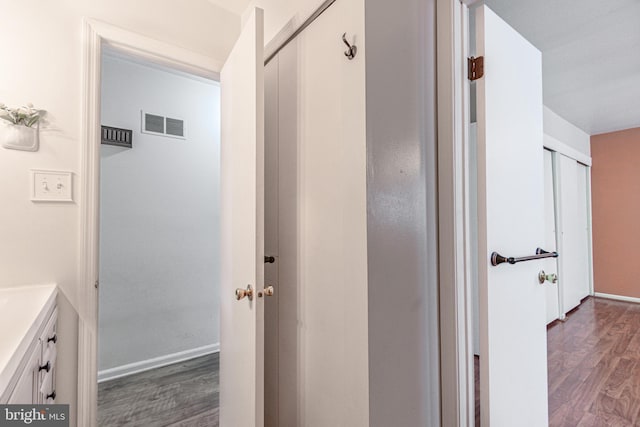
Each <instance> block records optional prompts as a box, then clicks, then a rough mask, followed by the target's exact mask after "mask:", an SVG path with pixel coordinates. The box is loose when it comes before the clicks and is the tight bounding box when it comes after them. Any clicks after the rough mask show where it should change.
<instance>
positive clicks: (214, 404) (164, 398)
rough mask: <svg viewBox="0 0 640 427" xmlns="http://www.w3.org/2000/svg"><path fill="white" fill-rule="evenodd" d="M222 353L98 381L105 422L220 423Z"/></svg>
mask: <svg viewBox="0 0 640 427" xmlns="http://www.w3.org/2000/svg"><path fill="white" fill-rule="evenodd" d="M219 367H220V357H219V353H214V354H211V355H207V356H203V357H199V358H197V359H192V360H188V361H186V362H181V363H176V364H173V365H169V366H165V367H162V368H157V369H153V370H150V371H147V372H142V373H139V374H134V375H130V376H127V377H123V378H118V379H115V380H111V381H106V382H103V383H100V384H99V385H98V425H99V426H100V427H116V426H117V427H120V426H129V427H218V408H219V384H220V382H219V381H220V380H219V378H220V377H219Z"/></svg>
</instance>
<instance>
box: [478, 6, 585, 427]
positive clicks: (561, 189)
mask: <svg viewBox="0 0 640 427" xmlns="http://www.w3.org/2000/svg"><path fill="white" fill-rule="evenodd" d="M487 3H488V4H489V3H490V2H487ZM496 3H497V2H496ZM489 6H491V4H489ZM474 12H475V10H474V9H472V10H471V13H470V15H471V16H470V19H469V24H470V25H469V27H470V29H471V30H470V32H469V37H470V40H469V42H470V49H469V50H470V53H471V55H473V53H474V48H473V47H474V45H475V40H474V34H475V28H474V25H473V24H474V23H475V16H474ZM483 12H484V13H489V12H486V9H485V10H484V11H483ZM491 13H492V14H493V12H491ZM496 16H497V15H496ZM500 21H501V23H502V24H501V25H505V26H504V27H503V29H504V28H508V31H509V32H513V33H512V34H514V33H515V34H516V35H517V37H519V38H520V40H524V39H523V38H522V35H521V34H517V33H516V32H515V30H514V28H513V27H508V26H507V24H505V22H504V21H502V20H500ZM478 22H479V24H478V25H479V26H480V25H484V24H485V22H487V21H481V20H480V19H479V20H478ZM490 23H491V22H490ZM516 29H517V27H516ZM481 30H484V28H481ZM478 34H479V38H480V37H482V32H481V31H480V32H479V33H478ZM514 38H515V37H514ZM490 41H495V40H490ZM480 43H488V42H487V41H486V40H482V41H481V42H480ZM527 43H529V42H528V41H527ZM528 46H533V45H531V44H530V43H529V44H528ZM505 50H506V49H505ZM521 50H523V49H521ZM492 53H494V54H496V50H494V51H493V52H492ZM510 53H512V52H510ZM538 54H539V52H538ZM515 57H517V54H516V55H514V54H511V56H509V57H508V59H509V61H507V62H506V63H505V62H502V63H500V64H499V65H500V66H502V68H503V70H504V69H507V68H508V66H509V62H512V63H514V64H515V63H517V62H518V61H511V59H512V58H515ZM523 57H524V55H523ZM485 59H486V60H488V61H493V62H491V65H492V66H494V67H495V68H498V67H497V66H496V64H497V62H498V61H497V60H496V56H494V57H490V56H489V55H487V58H485ZM543 59H544V58H543ZM519 60H520V61H521V60H522V58H520V59H519ZM516 70H517V71H516ZM512 71H513V72H514V74H516V73H517V72H519V71H521V68H520V69H518V68H517V65H514V66H513V70H512ZM540 71H542V67H540ZM491 72H492V73H495V72H496V70H495V69H494V70H492V71H491ZM542 77H543V76H542V73H541V75H540V80H539V82H538V81H533V82H532V85H538V83H539V90H540V91H541V90H542ZM494 83H495V81H494ZM466 84H469V83H466ZM474 85H475V83H471V84H469V86H470V91H471V96H470V98H471V100H472V101H471V102H470V103H469V105H470V107H471V111H470V112H469V113H470V114H469V116H470V118H471V120H470V121H471V122H473V118H474V117H475V115H476V114H475V111H474V110H473V109H474V106H475V99H476V96H475V90H474V89H476V88H475V87H474ZM487 85H488V83H487ZM507 85H508V82H505V83H504V86H505V87H507ZM495 88H496V86H493V89H495ZM483 90H487V91H488V89H486V87H483ZM488 96H489V95H487V93H484V92H483V93H482V94H479V95H478V97H477V98H478V99H480V98H481V97H484V98H488ZM540 100H541V101H542V97H540ZM523 101H524V100H522V99H521V100H520V102H523ZM527 101H528V100H527ZM544 101H545V102H547V100H546V98H545V99H544ZM484 102H487V103H488V101H486V99H485V101H484ZM518 104H519V102H513V105H514V107H513V108H514V109H515V108H518ZM478 108H480V106H478ZM529 111H530V117H531V120H532V121H533V120H536V121H540V124H541V125H543V126H541V127H540V129H539V130H540V131H541V132H540V133H539V138H538V137H537V136H538V135H536V139H537V141H536V144H538V145H539V150H538V151H539V153H536V154H540V156H539V159H536V160H535V162H536V163H537V166H536V171H535V172H536V174H539V175H540V178H542V177H544V179H543V180H542V179H538V185H539V184H542V182H540V181H544V183H543V185H539V187H538V189H542V188H543V189H544V191H541V192H539V194H538V195H539V196H541V197H538V198H537V204H536V205H534V204H531V205H529V208H530V209H535V210H536V211H538V212H539V213H540V217H544V227H543V228H537V229H536V230H537V234H538V236H539V237H538V238H537V244H538V245H539V248H543V250H541V249H538V250H536V252H535V254H536V255H545V254H546V252H550V253H554V252H556V251H557V252H559V253H560V258H557V257H555V258H551V257H549V258H548V259H540V258H537V257H535V256H522V258H520V259H518V258H519V257H518V256H516V257H515V259H511V260H509V261H508V263H509V264H516V263H518V262H522V261H534V262H536V263H537V264H536V268H537V269H538V271H539V281H540V284H539V285H534V286H538V287H539V288H541V289H542V288H543V293H544V294H545V295H544V296H545V304H543V305H538V306H537V307H538V308H542V310H535V312H533V311H532V310H530V309H531V306H526V305H525V306H519V309H520V310H521V311H522V313H521V314H522V316H520V317H521V318H522V317H524V318H532V317H535V319H536V328H537V329H536V330H541V326H544V325H545V324H548V323H550V322H553V321H555V320H556V319H560V320H564V318H565V315H566V313H567V312H569V311H571V310H573V309H575V308H576V307H578V306H579V305H580V303H581V301H582V300H583V299H584V298H586V297H588V296H589V295H590V294H592V293H593V288H592V286H590V279H591V276H592V275H591V272H590V269H591V261H590V259H591V254H590V249H591V245H590V240H591V230H590V227H591V225H590V197H589V193H590V189H589V184H590V179H589V174H590V170H589V166H590V164H591V159H590V157H589V155H588V147H589V135H588V134H587V133H586V132H584V131H582V130H580V129H578V128H577V126H575V125H573V124H571V123H570V122H568V121H567V120H564V119H563V118H561V117H560V116H558V115H557V114H555V113H554V112H553V111H552V110H550V109H549V108H547V107H546V106H544V107H543V105H542V103H537V104H536V105H535V109H533V108H531V109H530V110H529ZM495 117H496V116H494V117H493V118H494V119H495ZM507 117H509V118H511V117H510V116H509V114H508V112H507V111H506V110H505V111H503V112H502V115H501V116H500V118H501V119H504V118H507ZM478 121H480V119H479V120H478ZM505 121H508V120H505ZM487 126H488V125H487ZM513 126H514V127H515V126H517V125H513ZM508 127H509V125H506V126H505V128H508ZM496 128H497V127H494V130H495V129H496ZM525 129H526V128H525ZM559 129H561V130H562V131H559ZM469 133H470V134H469V138H468V142H469V146H468V152H467V153H468V156H469V162H470V164H471V167H470V177H469V181H470V182H469V187H468V188H469V194H468V197H469V217H470V220H471V229H470V237H471V238H470V241H471V246H472V249H471V251H472V256H471V260H470V263H469V264H470V268H471V270H472V273H471V295H472V299H473V303H472V312H473V316H472V317H473V319H474V320H473V321H472V328H471V329H472V331H473V332H472V339H471V343H472V344H471V345H472V348H473V354H474V356H473V359H472V358H470V361H469V364H470V365H472V366H473V365H475V369H474V371H475V372H474V378H475V384H476V396H475V398H476V399H475V402H476V405H475V421H476V425H479V424H480V409H481V408H480V405H479V399H478V387H477V385H478V383H481V382H482V380H483V378H482V375H484V374H483V373H480V378H478V375H479V372H478V367H477V365H478V359H477V355H478V354H480V349H479V347H480V346H481V341H482V340H481V339H480V338H479V337H478V336H479V335H480V334H479V332H478V324H479V322H480V321H481V320H478V317H479V316H478V312H479V311H480V312H481V311H482V307H480V308H478V302H477V301H478V297H477V295H478V291H477V283H478V281H477V280H476V279H477V277H478V275H479V273H478V263H479V262H480V263H485V262H486V261H485V260H484V259H483V258H482V257H481V259H480V260H478V259H477V256H476V255H475V254H474V253H473V252H474V248H475V247H478V246H477V239H478V237H477V236H478V230H477V227H478V225H477V223H476V222H475V219H476V218H478V213H477V211H478V209H486V211H487V212H488V211H489V208H488V207H487V206H486V205H485V206H480V208H478V204H477V198H476V196H477V190H476V188H475V185H476V183H477V182H480V181H481V179H482V177H481V176H476V173H477V171H478V169H481V168H482V167H484V164H481V163H482V162H484V161H486V162H487V165H488V164H489V160H487V159H486V158H478V157H477V156H476V153H477V152H479V151H481V149H480V148H478V147H477V146H476V145H475V144H476V127H475V125H473V124H471V126H470V129H469ZM558 135H560V136H558ZM512 136H513V135H512ZM492 137H493V138H494V139H497V138H499V135H498V136H496V133H495V132H494V134H493V135H492ZM478 138H479V137H478ZM512 142H513V145H514V146H517V144H518V143H519V140H518V138H512ZM485 143H486V145H487V146H489V145H490V144H491V142H490V141H489V142H486V141H485ZM576 146H577V147H579V148H582V147H586V152H587V154H585V153H584V152H580V150H579V149H577V148H575V147H576ZM483 149H485V150H486V148H483ZM487 151H488V150H487ZM492 154H493V155H495V158H499V159H502V161H503V162H507V161H509V158H508V156H504V157H502V156H501V154H502V152H499V153H496V152H495V151H494V152H492ZM477 162H479V163H478V168H477V169H476V168H474V166H475V165H476V164H477ZM494 166H495V165H494ZM540 171H544V173H539V172H540ZM485 172H486V170H485ZM488 174H489V173H487V175H488ZM505 183H506V182H505V181H504V180H503V181H502V182H501V184H505ZM511 190H513V189H512V188H511ZM527 190H528V189H527ZM512 194H515V193H514V192H513V191H512ZM512 200H517V197H513V199H512ZM493 213H494V214H495V213H496V212H495V211H494V212H493ZM501 225H503V224H501ZM511 225H512V232H513V238H512V240H513V241H516V240H518V238H517V237H516V236H518V235H519V234H521V233H522V230H523V229H526V228H527V227H533V226H537V225H535V224H534V225H532V224H531V223H524V224H517V227H513V224H511ZM507 226H508V225H505V227H507ZM481 231H482V230H481ZM485 231H486V230H485ZM503 246H507V247H508V246H509V244H504V243H503ZM534 248H535V246H532V247H531V250H533V249H534ZM507 250H509V249H507ZM522 255H527V254H526V252H524V253H522ZM547 255H548V254H547ZM505 261H506V260H505ZM487 264H489V263H487ZM498 264H500V262H498V263H493V262H492V263H491V264H490V265H492V266H491V267H488V268H489V269H492V268H494V269H495V268H503V270H497V269H496V270H492V271H501V272H502V271H504V272H505V273H506V272H507V271H509V270H508V269H509V268H510V267H509V265H508V264H505V265H504V266H503V267H497V266H498ZM505 267H506V269H505ZM512 268H514V269H515V267H512ZM485 272H486V271H485ZM481 274H482V271H481V272H480V275H481ZM530 277H531V278H533V275H530ZM513 285H514V286H517V289H519V290H522V292H525V288H524V286H522V285H523V283H522V282H517V281H513ZM492 286H495V283H490V284H489V288H491V287H492ZM493 289H495V287H494V288H493ZM485 303H486V301H485ZM545 308H546V311H545V310H544V309H545ZM484 309H485V310H487V308H486V304H485V307H484ZM495 311H497V310H496V307H493V308H492V310H490V314H491V315H494V317H496V316H495ZM485 313H486V311H485ZM541 313H542V314H543V316H541ZM518 314H520V313H518ZM544 317H546V322H544V320H543V319H544ZM484 320H485V322H486V319H484ZM502 320H503V321H504V320H506V319H504V318H503V319H502ZM509 320H510V321H512V322H514V323H517V322H518V321H519V319H516V318H513V317H512V318H510V319H509ZM495 331H498V328H496V329H495V330H494V331H492V330H490V332H495ZM494 338H495V339H494V341H493V343H492V344H495V342H496V341H502V342H507V343H510V344H511V345H513V341H512V338H513V337H512V336H509V337H508V339H507V337H506V336H505V335H498V334H494ZM484 341H485V342H487V341H490V340H488V339H487V338H486V337H484ZM546 341H549V342H550V344H555V343H551V341H552V340H544V339H543V340H541V341H538V342H537V343H536V347H537V348H544V350H545V351H544V353H545V356H547V353H546V349H547V346H546V344H547V343H546ZM556 341H557V340H556ZM538 344H539V345H538ZM488 348H490V349H492V350H493V349H494V348H492V347H490V346H488ZM555 350H557V348H554V347H553V346H551V345H550V346H549V353H548V356H547V357H548V358H549V360H551V355H552V354H554V351H555ZM487 353H488V351H487V350H486V348H485V350H484V352H483V354H485V355H486V354H487ZM501 355H503V354H501ZM547 357H545V360H544V363H545V365H544V368H545V369H544V384H545V389H544V390H543V389H541V388H540V389H538V390H537V392H539V393H536V395H537V396H541V395H542V394H541V393H542V392H544V393H545V394H544V402H543V403H545V404H544V405H540V406H539V407H538V409H537V410H536V413H537V414H538V415H540V414H542V419H544V420H545V421H547V417H546V412H543V411H546V410H547V405H546V401H547V399H546V397H547V394H546V393H547V390H546V389H547V388H548V389H549V402H552V401H553V400H554V399H556V397H555V396H553V394H552V392H554V390H553V387H551V384H552V382H551V380H553V379H555V378H553V377H551V375H552V374H553V370H552V369H549V373H550V374H549V375H550V377H549V380H550V381H549V386H548V387H547V376H546V374H547V368H546V366H547V365H546V363H547V360H546V358H547ZM485 360H490V359H489V358H486V359H485ZM512 360H513V359H509V360H508V362H511V361H512ZM542 360H543V359H540V361H542ZM474 362H475V363H474ZM480 362H482V359H481V360H480ZM501 362H502V363H503V366H504V364H505V360H502V361H501ZM520 362H521V361H520ZM549 364H551V362H549ZM523 365H526V366H527V369H526V370H529V371H530V370H531V368H532V366H530V365H527V364H523ZM538 366H540V365H538ZM493 368H495V369H494V372H495V371H500V370H501V369H502V367H501V366H493ZM521 369H522V367H521ZM485 372H486V370H485ZM491 374H493V373H491ZM539 374H540V375H539V376H538V379H540V378H542V374H543V372H539ZM527 375H528V374H527V373H523V374H522V375H521V376H517V377H516V376H513V379H512V381H513V382H514V383H516V382H519V383H520V384H523V383H529V382H531V380H532V378H531V375H528V376H527ZM485 378H486V377H485ZM487 389H488V388H487V387H485V388H484V390H487ZM503 389H504V388H503ZM493 392H494V393H495V390H493ZM483 393H484V391H483ZM494 396H495V394H494ZM502 397H504V396H502ZM515 399H516V398H514V400H515ZM501 403H502V405H499V406H495V407H492V409H493V410H494V411H493V414H499V415H498V416H502V415H503V414H504V413H507V412H508V409H507V406H508V405H505V404H504V403H506V400H503V401H502V402H501ZM482 409H483V410H484V409H485V406H483V408H482ZM549 409H553V408H552V407H551V406H549ZM493 414H492V419H493ZM513 415H514V414H512V416H513ZM550 415H553V414H550ZM525 418H527V417H525ZM485 419H489V417H488V416H486V414H483V420H485ZM527 419H529V418H527ZM529 422H531V421H530V420H529ZM540 423H542V420H541V419H539V420H538V424H535V425H542V424H540ZM525 424H526V423H525ZM523 425H524V424H523ZM555 425H558V424H555ZM574 425H575V424H574Z"/></svg>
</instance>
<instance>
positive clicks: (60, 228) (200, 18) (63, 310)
mask: <svg viewBox="0 0 640 427" xmlns="http://www.w3.org/2000/svg"><path fill="white" fill-rule="evenodd" d="M84 17H89V18H92V19H97V20H100V21H103V22H107V23H109V24H112V25H116V26H118V27H120V28H124V29H128V30H130V31H135V32H137V33H140V34H143V35H145V36H147V37H151V38H154V39H158V40H161V41H164V42H167V43H171V44H174V45H177V46H181V47H184V48H187V49H190V50H193V51H195V52H198V53H200V54H203V55H206V56H208V57H211V58H213V59H214V60H216V61H219V62H222V61H224V59H225V58H226V56H227V54H228V52H229V51H230V49H231V47H232V45H233V42H234V41H235V39H236V37H237V35H238V32H239V28H240V19H239V17H238V16H237V15H233V14H232V13H230V12H227V11H225V10H223V9H221V8H219V7H216V6H215V5H213V4H212V3H211V2H209V1H207V0H193V1H190V2H188V4H185V3H184V2H181V1H179V0H140V1H136V2H130V1H126V0H95V1H84V0H64V1H56V2H43V1H37V0H24V1H19V2H3V5H2V25H1V26H0V51H1V52H2V54H3V58H7V59H6V60H5V61H3V66H2V67H0V102H3V103H5V104H7V105H10V106H19V105H22V104H25V103H27V102H32V103H34V104H35V106H36V107H38V108H42V109H44V110H46V111H47V122H48V123H46V124H45V125H44V126H42V128H41V132H40V150H39V151H38V152H37V153H27V152H20V151H14V150H5V149H1V148H0V180H1V181H2V185H0V200H1V201H2V202H1V204H2V206H1V207H0V240H1V241H2V244H0V287H10V286H25V285H30V284H33V283H43V282H55V283H57V284H58V286H59V287H60V291H61V292H60V294H59V297H58V305H59V309H60V312H59V321H58V323H59V324H58V326H59V331H60V334H59V337H60V341H59V354H58V374H57V378H56V384H57V389H56V392H57V395H58V399H57V402H58V403H70V404H71V410H70V414H71V422H70V425H71V426H74V425H75V412H76V409H77V408H76V405H75V404H76V398H77V397H76V396H77V395H76V388H77V370H78V364H77V354H78V344H77V334H78V331H77V325H78V316H80V317H83V316H84V311H83V307H82V306H81V304H80V302H79V301H80V297H81V296H82V295H83V294H82V292H83V289H84V288H87V287H91V286H93V284H91V283H81V281H80V280H79V279H78V259H79V253H80V249H79V243H78V241H79V239H78V236H79V230H80V226H81V224H80V206H81V204H82V202H83V201H82V200H78V189H79V188H80V185H79V183H80V182H82V180H83V179H84V177H83V176H80V175H79V174H78V173H79V171H80V161H81V156H80V153H81V147H82V144H84V141H83V140H82V138H81V129H82V124H81V120H82V111H81V108H82V105H83V102H82V101H83V100H82V93H81V92H82V49H83V41H82V25H83V19H84ZM30 169H51V170H67V171H71V172H73V173H74V178H73V179H74V184H75V190H74V192H75V200H76V202H75V203H71V204H65V205H61V204H48V203H40V204H35V203H33V202H31V201H30V199H29V194H28V188H29V182H30V176H29V170H30Z"/></svg>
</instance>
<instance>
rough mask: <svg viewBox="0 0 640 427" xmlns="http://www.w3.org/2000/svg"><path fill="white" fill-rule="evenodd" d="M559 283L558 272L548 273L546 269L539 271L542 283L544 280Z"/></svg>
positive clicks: (539, 278)
mask: <svg viewBox="0 0 640 427" xmlns="http://www.w3.org/2000/svg"><path fill="white" fill-rule="evenodd" d="M545 280H546V281H548V282H550V283H558V275H557V274H556V273H551V274H546V273H545V272H544V270H540V273H538V282H540V284H541V285H542V284H543V283H544V282H545Z"/></svg>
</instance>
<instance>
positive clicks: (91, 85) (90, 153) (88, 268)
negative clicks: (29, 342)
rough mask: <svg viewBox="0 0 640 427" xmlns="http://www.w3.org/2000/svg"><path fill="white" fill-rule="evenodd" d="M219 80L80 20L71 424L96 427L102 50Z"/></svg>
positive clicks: (207, 69)
mask: <svg viewBox="0 0 640 427" xmlns="http://www.w3.org/2000/svg"><path fill="white" fill-rule="evenodd" d="M103 45H109V46H110V47H111V48H114V49H117V50H119V51H122V52H125V53H128V54H132V55H135V56H137V57H141V58H144V59H146V60H149V61H152V62H155V63H159V64H161V65H166V66H170V67H172V68H177V69H179V70H180V71H184V72H187V73H190V74H195V75H198V76H201V77H206V78H210V79H214V80H218V79H219V72H220V69H221V68H222V63H223V61H221V60H218V59H214V58H210V57H207V56H204V55H200V54H198V53H195V52H192V51H189V50H187V49H183V48H180V47H177V46H174V45H171V44H168V43H164V42H161V41H158V40H155V39H152V38H149V37H146V36H143V35H140V34H137V33H133V32H130V31H126V30H123V29H121V28H118V27H115V26H112V25H109V24H105V23H103V22H100V21H96V20H92V19H85V20H84V23H83V60H82V76H83V79H82V95H83V96H82V99H83V105H82V136H83V143H82V144H81V165H80V195H79V206H80V215H81V217H80V235H79V239H80V241H79V248H80V254H79V263H78V273H77V274H78V277H77V282H78V284H79V286H78V288H79V295H78V296H79V301H80V305H79V307H78V401H77V405H78V408H77V424H78V425H80V426H86V427H95V426H97V414H98V411H97V406H98V402H97V396H98V386H97V384H98V383H97V380H98V369H97V365H98V364H97V356H98V353H97V345H98V340H97V338H98V337H97V331H98V292H97V284H98V271H99V269H98V261H99V253H98V244H99V212H100V210H99V206H100V194H99V191H100V75H101V55H102V46H103Z"/></svg>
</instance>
